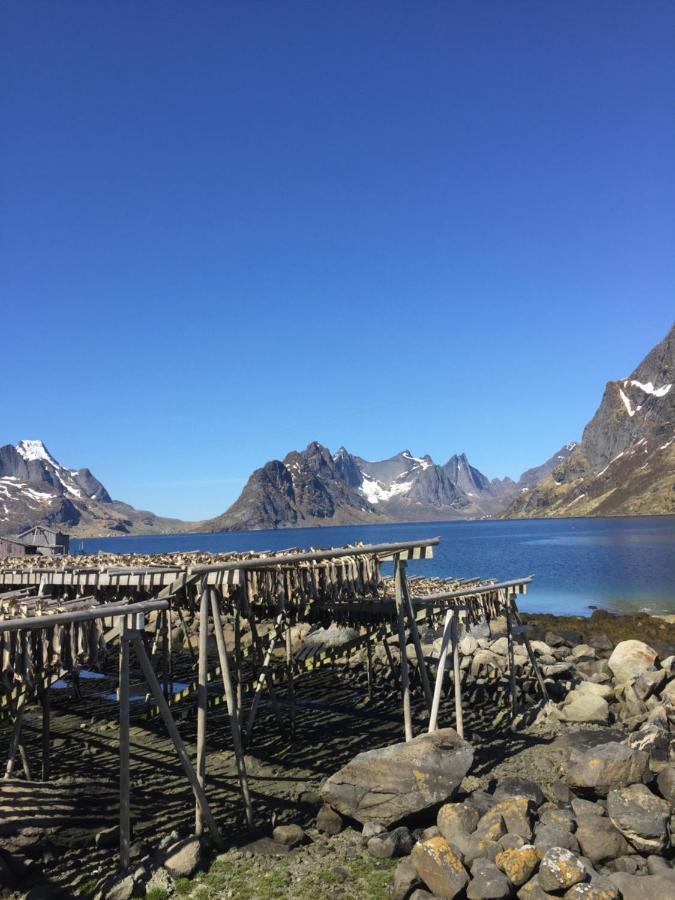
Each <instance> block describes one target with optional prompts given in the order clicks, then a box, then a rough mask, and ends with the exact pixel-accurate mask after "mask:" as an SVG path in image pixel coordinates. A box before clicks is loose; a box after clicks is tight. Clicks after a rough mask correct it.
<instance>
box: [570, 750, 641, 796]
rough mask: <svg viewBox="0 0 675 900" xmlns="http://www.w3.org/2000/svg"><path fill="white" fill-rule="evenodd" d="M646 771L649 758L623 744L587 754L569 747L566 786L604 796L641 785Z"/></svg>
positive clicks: (586, 751)
mask: <svg viewBox="0 0 675 900" xmlns="http://www.w3.org/2000/svg"><path fill="white" fill-rule="evenodd" d="M648 767H649V756H648V754H647V753H645V752H644V751H642V750H638V749H636V748H633V747H629V746H627V745H626V744H622V743H616V742H613V741H612V742H610V743H607V744H599V745H598V746H597V747H591V748H590V749H587V750H582V749H577V748H576V747H572V749H571V750H570V754H569V765H568V769H567V782H568V784H570V785H571V786H572V787H573V788H575V787H576V788H589V789H592V790H594V791H596V793H598V794H601V795H604V794H606V793H607V791H608V790H610V789H611V788H614V787H623V786H625V785H627V784H634V783H635V782H637V781H640V780H641V778H642V776H643V775H644V774H645V773H646V772H647V770H648Z"/></svg>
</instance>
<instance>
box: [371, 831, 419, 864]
mask: <svg viewBox="0 0 675 900" xmlns="http://www.w3.org/2000/svg"><path fill="white" fill-rule="evenodd" d="M414 844H415V839H414V838H413V836H412V835H411V834H410V831H409V829H408V828H406V827H405V825H401V826H400V827H399V828H394V830H393V831H383V832H382V833H381V834H376V835H374V837H371V838H370V840H369V841H368V853H370V855H371V856H374V857H375V858H376V859H391V858H392V857H393V856H407V855H408V853H410V851H411V850H412V848H413V846H414Z"/></svg>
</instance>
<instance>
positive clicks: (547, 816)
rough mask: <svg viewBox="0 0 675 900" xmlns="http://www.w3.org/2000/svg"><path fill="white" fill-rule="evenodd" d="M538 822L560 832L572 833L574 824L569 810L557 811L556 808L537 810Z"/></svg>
mask: <svg viewBox="0 0 675 900" xmlns="http://www.w3.org/2000/svg"><path fill="white" fill-rule="evenodd" d="M539 821H540V822H543V824H544V825H552V826H553V827H554V828H559V829H560V830H561V831H570V832H571V831H574V829H575V827H576V824H575V821H574V816H573V815H572V813H571V811H570V810H569V809H558V808H557V807H556V806H554V807H552V808H551V809H545V810H543V811H542V810H541V809H540V810H539Z"/></svg>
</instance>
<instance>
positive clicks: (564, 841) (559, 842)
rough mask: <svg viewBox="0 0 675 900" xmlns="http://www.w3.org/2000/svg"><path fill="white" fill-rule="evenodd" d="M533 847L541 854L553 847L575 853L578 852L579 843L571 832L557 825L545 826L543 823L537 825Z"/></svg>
mask: <svg viewBox="0 0 675 900" xmlns="http://www.w3.org/2000/svg"><path fill="white" fill-rule="evenodd" d="M534 845H535V847H538V848H539V849H540V850H541V852H542V853H546V852H547V851H548V850H551V849H552V848H553V847H565V849H566V850H573V851H574V852H575V853H576V852H577V851H578V850H579V842H578V841H577V839H576V837H575V836H574V835H573V834H572V832H571V831H569V830H568V829H564V828H559V827H558V826H557V825H546V824H545V823H544V822H538V823H537V827H536V829H535V838H534Z"/></svg>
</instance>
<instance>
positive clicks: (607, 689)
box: [568, 681, 614, 703]
mask: <svg viewBox="0 0 675 900" xmlns="http://www.w3.org/2000/svg"><path fill="white" fill-rule="evenodd" d="M572 693H573V694H595V696H596V697H602V699H603V700H606V701H607V702H608V703H609V702H610V701H611V700H613V699H614V688H613V687H612V686H611V685H609V684H598V683H597V682H595V681H582V682H580V683H579V684H578V685H577V686H576V687H575V689H574V691H572ZM568 696H571V694H569V695H568Z"/></svg>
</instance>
